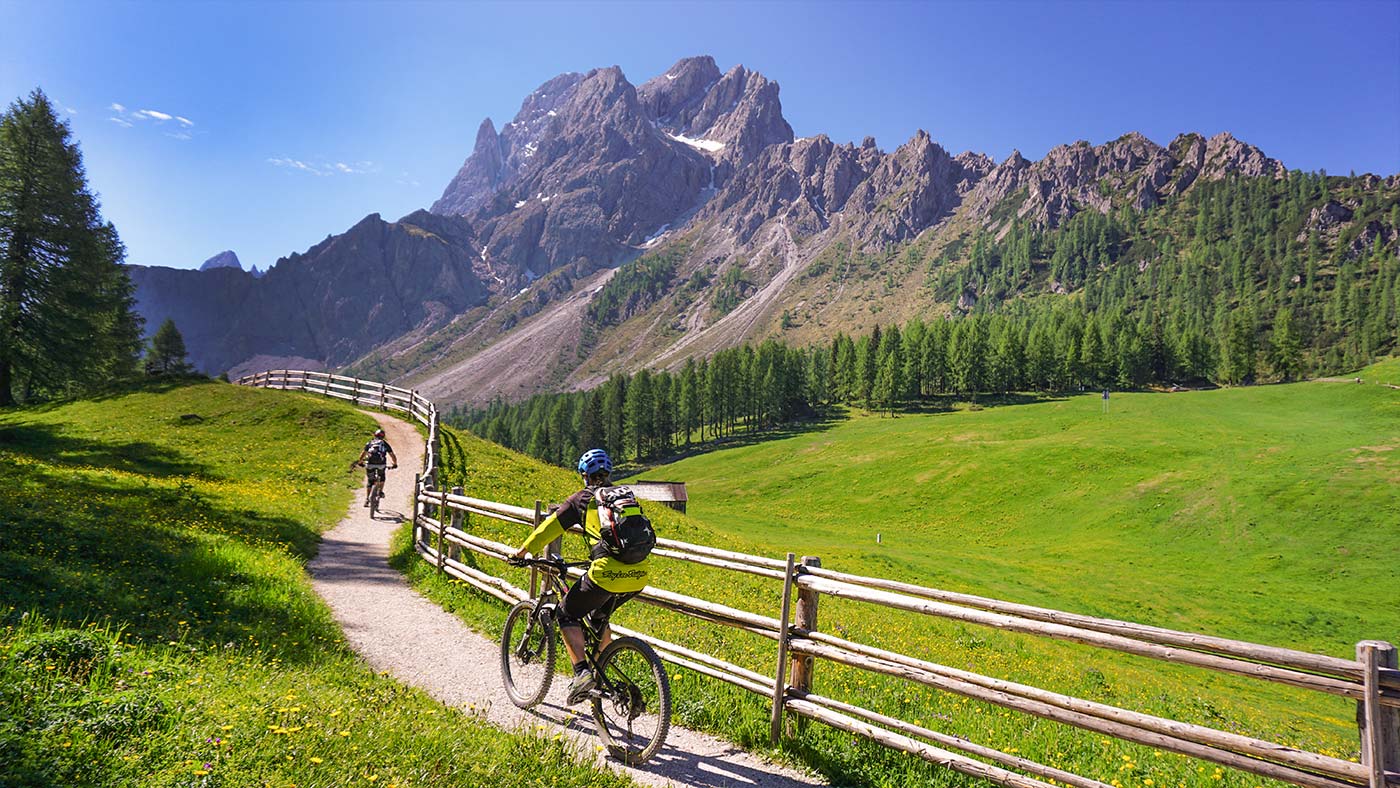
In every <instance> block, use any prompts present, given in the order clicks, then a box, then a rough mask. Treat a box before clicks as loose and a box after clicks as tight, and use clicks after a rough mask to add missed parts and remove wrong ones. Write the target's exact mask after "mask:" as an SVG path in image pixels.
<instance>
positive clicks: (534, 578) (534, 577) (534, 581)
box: [530, 498, 549, 599]
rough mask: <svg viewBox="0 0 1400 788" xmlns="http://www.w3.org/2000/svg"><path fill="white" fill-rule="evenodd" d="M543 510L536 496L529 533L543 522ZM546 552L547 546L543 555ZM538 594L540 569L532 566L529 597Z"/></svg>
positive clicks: (542, 505) (541, 503)
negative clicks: (533, 515)
mask: <svg viewBox="0 0 1400 788" xmlns="http://www.w3.org/2000/svg"><path fill="white" fill-rule="evenodd" d="M543 510H544V502H543V501H541V500H540V499H539V498H536V499H535V517H534V519H533V520H531V522H533V523H534V527H532V528H531V529H530V532H531V533H534V529H535V528H539V527H540V523H542V522H544V520H543V518H541V517H540V512H541V511H543ZM548 554H549V550H548V548H546V549H545V555H548ZM539 595H540V570H538V569H535V568H533V567H532V568H531V569H530V598H531V599H534V598H536V597H538V596H539Z"/></svg>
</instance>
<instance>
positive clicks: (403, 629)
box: [308, 413, 826, 788]
mask: <svg viewBox="0 0 1400 788" xmlns="http://www.w3.org/2000/svg"><path fill="white" fill-rule="evenodd" d="M369 415H372V416H373V417H374V418H375V419H377V420H378V421H379V423H380V424H381V425H383V427H384V430H385V431H386V432H387V433H388V435H387V438H388V441H389V443H390V445H392V446H394V447H396V449H397V453H398V456H399V461H400V465H399V468H398V470H396V471H391V472H390V473H389V478H388V482H387V483H386V484H385V488H384V489H385V496H384V502H383V507H382V508H381V509H380V512H379V519H377V520H374V519H371V518H370V515H369V509H365V508H363V507H362V504H363V502H364V491H363V489H362V490H361V491H360V493H359V494H357V495H356V498H355V502H354V503H353V504H352V505H351V507H350V511H349V512H348V513H347V514H346V515H345V519H343V520H341V521H340V524H339V525H337V526H336V527H335V528H333V529H332V530H330V531H329V532H327V533H326V534H325V536H324V537H323V538H322V541H321V548H320V552H319V553H317V555H316V558H315V559H313V560H312V561H311V563H310V564H309V566H308V568H309V569H310V572H311V581H312V585H313V586H314V587H315V589H316V592H317V593H318V594H320V595H321V597H322V598H323V599H325V600H326V602H327V604H329V605H330V607H331V611H332V613H333V614H334V616H335V619H336V621H338V622H340V625H341V627H342V628H344V630H345V637H346V639H347V640H348V641H349V643H350V646H351V647H352V648H354V649H355V651H356V652H358V653H359V654H360V655H361V656H363V657H364V658H365V660H366V661H367V662H368V663H369V664H370V666H371V667H373V668H374V669H375V670H386V671H388V672H389V673H390V674H392V675H393V676H394V677H395V678H397V679H398V680H399V681H402V682H404V683H406V684H410V685H413V686H415V687H420V688H422V689H423V690H425V691H427V692H428V694H430V695H432V696H433V697H435V698H437V699H438V700H439V701H442V702H443V703H446V704H449V705H451V706H456V707H458V708H464V709H469V710H472V711H474V712H475V713H477V714H478V715H479V716H480V717H481V718H483V719H485V720H487V721H489V722H491V723H493V724H495V725H497V726H499V727H502V728H506V729H510V730H521V731H524V732H538V729H539V728H543V729H545V730H548V731H549V732H550V735H553V733H555V732H560V731H562V732H563V733H564V734H565V735H566V736H567V737H568V738H569V739H570V740H571V741H573V742H574V743H575V744H576V746H577V748H578V751H579V753H580V754H581V755H583V756H585V757H586V756H587V755H590V754H591V755H593V756H594V757H595V758H597V759H598V761H599V762H600V763H603V764H606V765H607V766H608V767H609V768H612V769H615V770H617V771H620V772H623V773H625V774H627V775H629V776H630V777H631V778H632V779H634V780H636V781H637V782H638V783H641V784H643V785H657V786H697V788H700V787H705V788H721V787H723V788H732V787H733V786H763V787H764V788H799V787H800V786H816V785H825V784H826V783H825V782H824V781H822V780H820V779H817V778H814V777H811V776H808V775H803V774H800V773H798V772H796V771H794V770H791V769H787V768H784V767H779V766H777V765H774V764H772V763H769V762H767V761H765V760H763V759H761V758H759V757H757V756H755V755H753V754H751V753H748V752H745V751H743V750H740V749H738V748H736V747H735V746H734V745H732V744H729V743H727V742H724V741H722V740H719V739H716V738H714V737H712V736H707V735H704V734H699V733H695V732H693V731H688V730H685V729H682V728H677V727H672V728H671V732H670V735H669V736H668V737H667V740H666V746H665V747H664V748H663V749H662V751H661V752H660V753H659V754H658V755H657V757H656V758H654V759H653V760H652V762H650V763H648V764H646V765H645V766H644V767H642V768H640V769H633V768H629V767H625V766H622V765H621V764H618V763H615V762H613V761H610V760H607V759H605V758H604V757H603V756H602V755H601V754H600V753H598V751H597V744H598V740H597V737H596V736H594V733H593V722H592V719H591V718H590V717H588V716H587V715H586V712H584V711H583V709H584V707H583V706H577V707H572V708H569V707H566V706H564V704H563V694H564V687H565V686H566V685H567V684H568V682H567V681H566V680H556V681H555V686H554V689H553V690H552V691H551V692H550V694H549V697H548V699H547V700H546V701H545V703H543V704H541V705H540V706H539V707H537V708H536V709H534V710H532V711H529V712H527V711H522V710H521V709H517V708H516V707H515V706H514V705H512V704H511V702H510V700H509V699H508V698H507V697H506V695H505V691H504V689H502V687H501V674H500V669H499V667H498V665H499V659H500V657H499V651H498V650H497V644H496V642H495V640H494V639H488V638H486V637H484V636H482V635H480V634H478V633H476V632H474V631H472V630H470V629H468V628H467V627H466V625H465V624H463V623H462V622H461V621H460V620H459V619H458V618H456V617H455V616H453V615H452V614H450V613H448V612H446V611H444V610H443V609H442V608H441V607H439V606H438V605H437V604H435V603H433V602H431V601H429V600H427V599H425V598H424V597H422V596H421V595H419V594H418V592H416V591H414V590H413V589H412V588H410V587H409V585H408V583H407V582H406V581H405V580H404V578H403V576H402V575H400V574H399V573H398V572H397V571H395V570H394V569H392V568H390V567H389V565H388V554H389V536H390V534H391V533H392V532H393V531H394V530H395V529H396V528H397V527H398V525H399V523H400V522H402V521H403V519H404V517H406V514H405V513H406V512H408V511H409V507H410V506H411V501H412V496H413V489H412V488H413V476H414V474H415V473H417V472H420V471H421V470H422V468H421V461H420V459H419V458H420V457H421V446H422V442H421V441H422V439H421V438H420V437H419V436H418V433H417V432H416V431H415V430H414V429H413V428H412V427H410V426H409V425H408V424H406V423H404V422H402V421H399V420H397V419H394V418H391V417H389V416H385V415H382V414H377V413H371V414H369ZM576 710H577V711H576Z"/></svg>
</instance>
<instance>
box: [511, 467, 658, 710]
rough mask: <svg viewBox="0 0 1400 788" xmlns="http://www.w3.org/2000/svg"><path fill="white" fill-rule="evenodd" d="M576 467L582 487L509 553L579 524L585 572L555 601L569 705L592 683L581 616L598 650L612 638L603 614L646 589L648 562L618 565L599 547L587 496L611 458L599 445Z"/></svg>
mask: <svg viewBox="0 0 1400 788" xmlns="http://www.w3.org/2000/svg"><path fill="white" fill-rule="evenodd" d="M578 471H579V473H580V474H581V475H582V476H583V483H584V488H583V489H582V490H579V491H578V492H576V493H574V494H573V495H570V496H569V497H568V498H566V499H565V500H564V504H563V505H562V506H560V507H559V508H558V509H557V510H555V511H554V512H553V513H552V514H550V515H549V517H547V518H545V520H544V522H542V523H540V524H539V526H538V527H537V528H535V531H534V533H532V534H530V536H529V538H528V539H526V540H525V544H524V545H522V546H521V547H520V549H519V550H517V551H516V552H515V555H514V557H515V558H517V559H520V558H524V557H525V556H526V554H527V553H528V554H535V555H539V554H541V553H542V551H543V550H544V549H545V546H546V545H548V544H549V543H550V542H553V541H554V540H555V539H558V538H559V537H560V536H563V534H564V531H565V530H567V529H569V528H573V527H575V526H582V527H583V531H584V539H585V540H586V541H587V542H588V543H589V545H590V553H589V557H590V558H591V559H592V561H593V563H592V564H591V565H590V566H589V568H588V573H587V574H585V575H584V576H583V577H581V578H579V580H578V582H576V583H574V585H573V586H572V587H571V588H570V589H569V591H568V593H567V594H565V595H564V599H563V601H562V602H561V603H560V605H559V616H558V620H559V633H560V634H561V635H563V636H564V647H565V648H566V649H567V650H568V652H569V659H570V660H571V661H572V662H573V665H574V680H573V682H572V683H571V684H570V685H569V698H568V702H569V704H570V705H572V704H575V703H579V702H580V701H582V700H584V699H585V698H586V697H588V691H589V690H591V689H593V686H594V679H593V673H592V671H590V670H589V669H588V663H587V662H586V661H585V660H584V651H585V646H584V641H583V629H582V624H581V622H582V620H583V618H584V617H585V616H587V617H589V621H590V622H591V623H592V624H593V626H594V628H595V629H597V630H599V632H600V634H601V639H600V645H599V648H600V649H602V648H606V647H607V645H608V643H609V642H610V641H611V639H612V629H611V628H610V627H609V626H608V619H609V617H610V616H611V615H612V613H613V611H615V610H617V608H618V607H619V606H621V605H622V603H623V602H626V601H627V600H628V599H631V598H632V597H634V596H636V595H637V592H639V591H641V590H642V589H644V588H646V586H647V574H648V563H649V560H648V559H645V558H643V559H642V560H641V561H639V562H637V563H633V564H627V563H623V562H622V561H620V560H618V559H617V558H615V557H613V556H610V555H608V554H607V553H606V551H605V550H601V549H599V547H600V545H599V539H601V528H600V525H599V520H598V504H597V503H596V502H595V501H594V500H593V498H594V495H595V493H596V491H597V490H598V488H600V487H610V486H611V485H612V481H611V476H612V460H610V459H609V458H608V455H607V452H605V451H603V450H602V449H590V450H589V451H587V452H584V454H583V456H582V457H580V458H579V461H578Z"/></svg>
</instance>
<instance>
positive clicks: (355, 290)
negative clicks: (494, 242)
mask: <svg viewBox="0 0 1400 788" xmlns="http://www.w3.org/2000/svg"><path fill="white" fill-rule="evenodd" d="M474 247H475V241H474V237H473V234H472V232H471V229H470V227H469V226H468V225H467V224H466V223H465V222H463V221H461V220H459V219H454V218H451V217H443V216H436V215H434V214H430V213H428V212H426V211H419V212H417V213H414V214H411V215H409V216H406V217H404V218H403V219H401V220H399V221H398V222H385V221H383V220H382V219H380V218H379V215H378V214H373V215H370V216H368V217H366V218H365V219H364V220H362V221H361V222H359V223H358V224H356V225H355V226H354V227H352V228H350V230H348V231H347V232H345V233H343V234H341V235H337V236H332V237H330V238H327V239H326V240H325V241H323V242H321V243H319V244H317V245H316V246H313V247H311V248H310V249H308V250H307V251H306V252H305V253H303V254H293V255H291V256H290V257H287V258H284V259H282V260H280V261H278V263H277V265H276V266H274V267H273V268H272V269H271V270H270V271H268V272H267V274H266V276H264V277H263V278H261V279H259V278H256V277H254V276H253V275H252V274H250V273H248V272H245V271H243V270H241V269H234V268H232V267H229V266H218V267H215V268H212V269H210V270H205V271H190V270H181V269H173V268H159V267H145V266H128V272H129V273H130V275H131V279H132V282H133V283H134V284H135V285H136V301H137V310H138V311H139V312H140V313H141V314H142V315H143V316H144V317H145V318H146V326H147V329H148V330H152V331H153V330H154V329H155V327H156V326H159V325H160V323H161V322H163V321H164V320H165V319H166V318H172V319H174V321H175V324H176V326H178V327H179V329H180V332H181V334H182V335H183V336H184V338H185V344H186V347H187V348H188V349H189V354H190V360H191V361H192V362H193V363H194V364H195V366H196V367H197V368H199V369H200V370H201V371H204V372H208V373H217V372H222V371H224V370H227V369H229V368H230V367H233V366H235V365H237V364H239V363H240V362H243V361H244V360H246V359H250V358H252V357H254V356H257V355H260V354H261V355H266V356H301V357H306V358H311V359H317V360H319V361H320V362H321V363H323V364H325V365H327V366H339V365H343V364H345V363H347V362H349V361H351V360H352V359H355V358H357V357H359V356H360V355H362V354H364V353H365V352H367V351H368V350H370V349H371V348H374V347H376V346H378V345H380V344H382V343H384V342H387V341H389V340H391V339H394V338H396V337H400V336H402V335H404V334H406V333H410V332H413V331H416V330H421V331H426V330H430V329H431V328H432V327H434V326H437V325H441V324H442V323H443V322H445V321H446V320H448V319H450V318H451V317H452V316H455V315H457V314H459V313H460V312H462V311H465V310H466V309H469V308H471V307H473V306H476V305H479V304H481V303H483V302H484V301H485V300H486V297H487V294H488V292H487V288H486V286H485V285H484V284H482V282H481V280H480V279H479V278H478V276H477V274H476V272H475V271H474V270H473V263H474V262H475V260H476V255H474V254H473V249H474Z"/></svg>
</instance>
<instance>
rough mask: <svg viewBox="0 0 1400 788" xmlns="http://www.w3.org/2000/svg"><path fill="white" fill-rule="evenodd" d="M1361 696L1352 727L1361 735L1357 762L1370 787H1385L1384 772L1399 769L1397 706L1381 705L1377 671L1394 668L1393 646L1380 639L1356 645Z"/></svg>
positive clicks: (1399, 726)
mask: <svg viewBox="0 0 1400 788" xmlns="http://www.w3.org/2000/svg"><path fill="white" fill-rule="evenodd" d="M1356 660H1357V661H1358V662H1360V663H1361V678H1362V681H1363V682H1364V684H1365V697H1364V698H1363V699H1362V700H1359V701H1357V703H1356V726H1357V730H1358V731H1359V732H1360V734H1361V763H1362V764H1363V765H1364V766H1366V768H1367V770H1368V771H1369V772H1370V782H1371V788H1385V786H1386V772H1387V771H1390V772H1400V709H1393V708H1387V707H1385V706H1382V705H1381V698H1380V696H1381V683H1380V678H1381V672H1382V671H1392V672H1393V671H1395V670H1396V669H1397V668H1400V664H1398V663H1397V654H1396V650H1395V646H1393V645H1391V644H1389V643H1386V642H1385V641H1382V640H1363V641H1361V642H1360V643H1357V644H1356Z"/></svg>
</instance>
